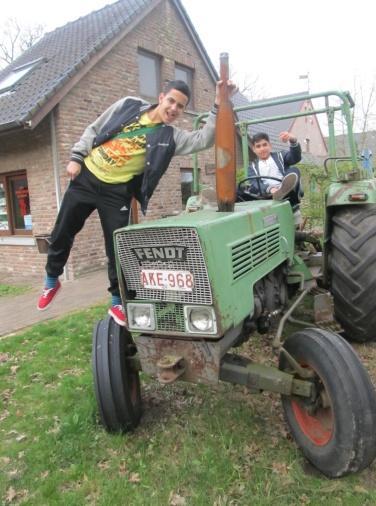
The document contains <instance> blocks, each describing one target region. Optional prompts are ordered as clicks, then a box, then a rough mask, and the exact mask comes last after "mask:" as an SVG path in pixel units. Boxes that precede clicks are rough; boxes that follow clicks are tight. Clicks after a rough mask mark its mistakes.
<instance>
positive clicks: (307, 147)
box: [304, 137, 310, 153]
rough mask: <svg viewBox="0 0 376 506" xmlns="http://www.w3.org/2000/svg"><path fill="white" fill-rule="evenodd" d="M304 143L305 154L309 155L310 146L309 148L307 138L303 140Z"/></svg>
mask: <svg viewBox="0 0 376 506" xmlns="http://www.w3.org/2000/svg"><path fill="white" fill-rule="evenodd" d="M304 142H305V145H306V153H309V152H310V146H309V138H308V137H306V138H305V139H304Z"/></svg>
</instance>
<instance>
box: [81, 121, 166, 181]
mask: <svg viewBox="0 0 376 506" xmlns="http://www.w3.org/2000/svg"><path fill="white" fill-rule="evenodd" d="M152 127H158V123H153V122H152V121H151V120H150V119H149V116H148V115H147V113H146V112H145V113H144V114H143V115H142V116H141V117H140V119H139V121H135V122H134V123H131V124H130V125H127V126H126V127H124V129H123V131H122V132H120V133H119V134H117V135H116V136H115V137H113V138H112V139H111V140H109V141H107V142H105V143H104V144H102V145H101V146H98V147H96V148H94V149H93V150H92V152H91V153H90V154H89V155H88V156H87V157H86V158H85V165H86V167H87V168H88V169H89V170H90V171H91V172H92V173H93V174H94V175H95V176H96V177H97V178H98V179H100V180H101V181H104V182H105V183H126V182H127V181H130V180H131V179H132V178H133V177H134V176H137V175H138V174H141V173H142V172H143V170H144V166H145V151H146V133H145V130H144V129H145V128H152ZM137 130H141V131H140V134H139V135H138V134H137ZM129 132H132V134H131V135H132V136H131V137H127V135H130V134H129ZM133 133H134V135H133Z"/></svg>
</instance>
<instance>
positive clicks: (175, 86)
mask: <svg viewBox="0 0 376 506" xmlns="http://www.w3.org/2000/svg"><path fill="white" fill-rule="evenodd" d="M170 90H178V91H180V93H183V95H185V96H186V97H187V98H188V102H189V101H190V99H191V90H190V89H189V86H188V84H187V83H185V82H184V81H180V80H178V79H177V80H174V81H166V82H165V84H164V86H163V93H168V92H169V91H170ZM188 102H187V103H188Z"/></svg>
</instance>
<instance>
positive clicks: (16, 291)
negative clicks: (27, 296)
mask: <svg viewBox="0 0 376 506" xmlns="http://www.w3.org/2000/svg"><path fill="white" fill-rule="evenodd" d="M30 288H31V287H30V286H20V285H5V284H3V283H0V297H5V296H7V295H21V294H22V293H25V292H27V291H29V290H30Z"/></svg>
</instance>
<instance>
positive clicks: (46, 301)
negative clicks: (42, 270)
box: [37, 280, 61, 311]
mask: <svg viewBox="0 0 376 506" xmlns="http://www.w3.org/2000/svg"><path fill="white" fill-rule="evenodd" d="M60 288H61V283H60V281H59V280H58V282H57V283H56V286H55V288H44V289H43V293H42V295H41V296H40V297H39V300H38V305H37V309H39V311H44V310H45V309H47V308H48V307H50V305H51V302H52V301H53V300H54V299H55V297H56V294H57V292H58V291H59V290H60Z"/></svg>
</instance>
